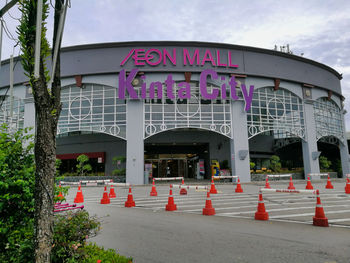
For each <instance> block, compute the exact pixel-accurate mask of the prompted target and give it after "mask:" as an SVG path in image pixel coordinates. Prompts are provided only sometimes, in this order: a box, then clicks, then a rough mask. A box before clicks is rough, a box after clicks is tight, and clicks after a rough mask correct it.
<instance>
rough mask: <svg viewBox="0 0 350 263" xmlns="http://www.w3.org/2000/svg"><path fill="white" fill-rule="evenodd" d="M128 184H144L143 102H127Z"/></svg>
mask: <svg viewBox="0 0 350 263" xmlns="http://www.w3.org/2000/svg"><path fill="white" fill-rule="evenodd" d="M126 112H127V114H126V116H127V117H126V182H127V183H131V184H144V183H145V181H144V142H143V127H144V120H143V101H142V100H131V99H129V100H127V102H126Z"/></svg>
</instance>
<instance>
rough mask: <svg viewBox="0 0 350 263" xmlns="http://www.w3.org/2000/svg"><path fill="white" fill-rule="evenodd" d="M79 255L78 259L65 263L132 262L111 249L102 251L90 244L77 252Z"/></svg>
mask: <svg viewBox="0 0 350 263" xmlns="http://www.w3.org/2000/svg"><path fill="white" fill-rule="evenodd" d="M77 253H79V254H80V259H79V261H77V260H76V259H73V258H72V259H70V260H68V261H67V263H73V262H82V263H96V262H97V261H98V260H101V262H109V263H129V262H132V258H127V257H124V256H121V255H119V254H117V253H116V251H115V250H113V249H104V248H103V247H99V246H97V245H96V244H93V243H90V244H88V245H86V246H84V247H82V248H79V249H78V250H77Z"/></svg>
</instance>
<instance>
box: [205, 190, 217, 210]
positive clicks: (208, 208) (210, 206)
mask: <svg viewBox="0 0 350 263" xmlns="http://www.w3.org/2000/svg"><path fill="white" fill-rule="evenodd" d="M203 215H205V216H213V215H215V209H214V207H213V206H212V204H211V199H210V193H209V192H207V200H206V201H205V207H204V208H203Z"/></svg>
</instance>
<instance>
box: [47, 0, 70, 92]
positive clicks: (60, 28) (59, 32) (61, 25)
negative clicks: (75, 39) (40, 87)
mask: <svg viewBox="0 0 350 263" xmlns="http://www.w3.org/2000/svg"><path fill="white" fill-rule="evenodd" d="M67 6H68V0H66V3H65V5H64V6H63V8H62V10H61V12H63V14H62V15H61V17H60V21H59V22H58V29H57V37H56V41H55V49H54V53H53V59H52V71H51V78H50V80H49V83H48V89H49V90H50V89H51V87H52V82H53V77H54V76H55V70H56V62H57V54H58V45H59V43H60V41H61V38H62V35H63V29H64V21H65V20H66V13H67Z"/></svg>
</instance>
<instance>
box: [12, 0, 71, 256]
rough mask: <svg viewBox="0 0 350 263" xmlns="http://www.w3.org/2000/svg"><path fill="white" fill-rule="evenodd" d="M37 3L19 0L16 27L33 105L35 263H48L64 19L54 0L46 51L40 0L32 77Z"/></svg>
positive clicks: (45, 1)
mask: <svg viewBox="0 0 350 263" xmlns="http://www.w3.org/2000/svg"><path fill="white" fill-rule="evenodd" d="M37 4H38V1H33V0H21V1H19V6H20V7H19V8H20V11H21V13H22V17H21V20H20V25H19V26H18V27H17V32H18V39H19V43H20V46H21V51H22V53H23V54H22V56H21V58H22V59H21V63H22V66H23V69H24V71H25V74H26V75H27V77H28V78H29V83H30V86H31V87H32V90H33V97H34V104H35V120H36V121H35V123H36V124H35V131H36V132H35V147H34V154H35V164H36V171H35V191H34V193H35V196H34V197H35V210H34V244H35V261H36V262H50V255H51V249H52V236H53V205H54V178H55V161H56V133H57V123H58V119H59V115H60V112H61V101H60V99H61V98H60V97H61V80H60V75H61V74H60V52H59V50H60V46H61V40H60V37H59V38H58V41H57V43H56V37H57V32H58V25H59V20H60V18H61V17H63V16H64V14H65V13H64V12H63V5H64V0H56V1H55V4H54V6H55V15H54V30H53V33H54V34H53V48H52V50H50V49H49V43H48V41H47V39H46V31H47V28H46V19H47V16H48V12H49V3H48V0H43V15H42V21H43V22H42V32H41V50H40V66H39V70H40V72H39V77H38V78H36V77H35V76H34V59H35V54H34V52H35V35H36V12H37ZM55 48H58V54H57V64H56V67H55V70H54V74H53V79H52V85H51V88H50V89H49V87H48V82H49V81H50V77H49V69H48V68H47V66H46V60H47V57H48V56H49V55H50V54H51V57H53V50H55Z"/></svg>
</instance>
